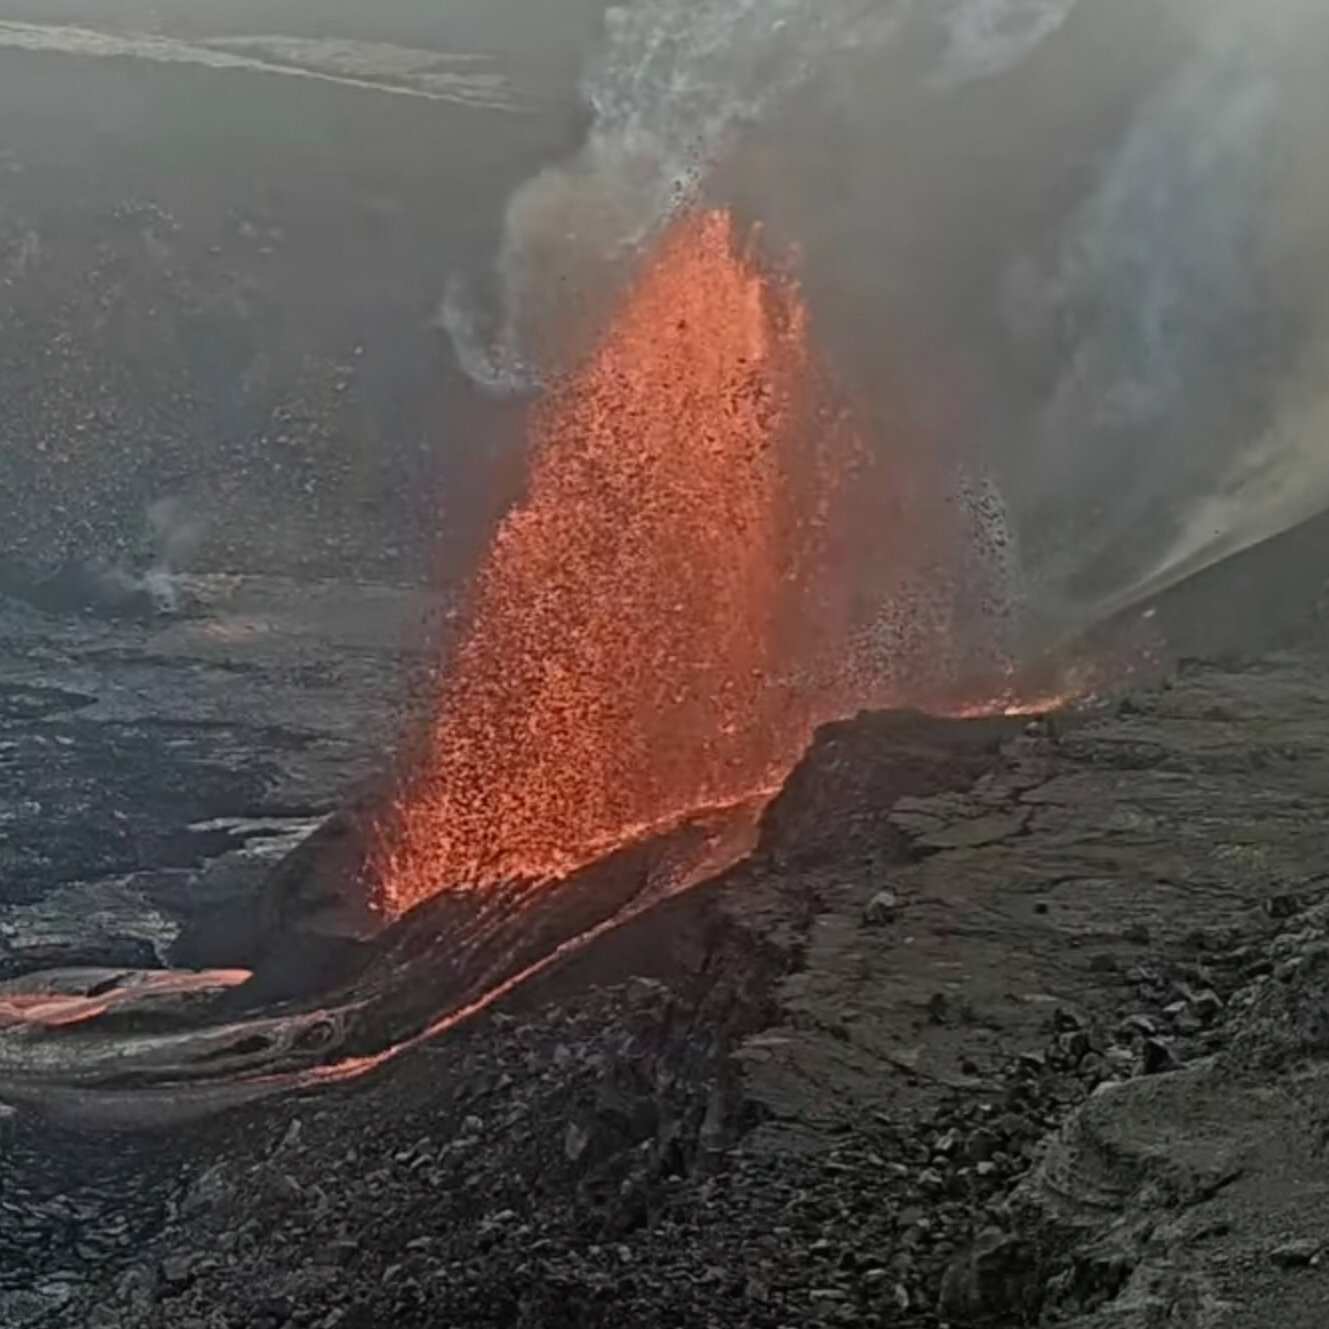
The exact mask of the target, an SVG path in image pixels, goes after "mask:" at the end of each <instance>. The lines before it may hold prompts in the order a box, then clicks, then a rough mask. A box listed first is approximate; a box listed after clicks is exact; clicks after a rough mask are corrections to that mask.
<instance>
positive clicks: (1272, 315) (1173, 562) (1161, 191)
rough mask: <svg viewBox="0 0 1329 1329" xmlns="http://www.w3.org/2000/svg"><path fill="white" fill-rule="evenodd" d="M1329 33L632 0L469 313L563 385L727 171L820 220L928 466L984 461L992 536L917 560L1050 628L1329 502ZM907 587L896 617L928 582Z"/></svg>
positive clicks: (883, 390)
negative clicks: (685, 215)
mask: <svg viewBox="0 0 1329 1329" xmlns="http://www.w3.org/2000/svg"><path fill="white" fill-rule="evenodd" d="M1325 51H1329V12H1327V11H1325V9H1324V7H1323V6H1322V5H1321V4H1319V3H1316V2H1315V0H1271V2H1270V3H1267V4H1264V5H1261V6H1258V7H1256V6H1251V5H1249V4H1247V3H1242V2H1241V0H1079V2H1078V3H1077V2H1076V0H942V2H940V3H932V4H922V3H913V2H911V0H686V2H685V0H630V2H629V3H626V4H624V5H622V6H621V7H618V8H614V9H611V10H610V11H609V12H608V14H607V17H606V22H605V30H604V37H603V42H602V45H601V48H600V50H599V52H598V53H597V55H596V56H595V58H594V60H593V62H592V63H591V65H590V66H589V67H588V69H587V71H586V75H585V82H584V88H583V95H584V99H585V102H586V105H587V107H588V109H589V112H590V116H589V129H588V133H587V137H586V141H585V144H584V146H583V148H582V150H581V151H580V153H579V154H578V155H577V156H576V157H575V158H574V159H573V160H571V161H569V162H566V163H562V164H560V165H557V166H554V167H551V168H550V169H548V170H546V171H545V172H543V173H542V174H540V175H539V176H537V177H536V178H535V179H533V180H531V181H530V182H528V183H527V185H525V186H524V187H523V188H522V189H521V190H519V191H518V193H517V194H516V195H515V196H514V198H513V199H512V201H511V205H510V207H509V209H508V212H507V215H506V218H505V222H504V227H503V232H502V235H501V238H500V241H499V245H498V251H497V255H496V259H495V262H494V266H493V269H492V271H491V272H489V273H487V274H482V275H480V276H479V277H478V278H477V276H476V275H475V274H460V275H459V276H458V278H457V279H456V280H455V281H454V283H453V285H452V286H451V288H450V290H449V292H448V295H447V298H446V299H445V301H444V306H443V309H442V312H441V320H442V322H443V324H444V325H445V327H446V328H447V329H448V331H449V332H450V334H451V336H452V339H453V343H454V345H455V347H456V351H457V355H458V358H459V361H460V363H461V364H462V366H463V368H464V369H465V370H466V371H467V372H468V373H469V374H470V375H471V376H472V377H473V378H474V379H475V380H476V381H477V382H478V383H479V384H481V385H482V386H483V387H485V388H486V389H487V390H490V391H492V392H495V393H498V394H505V395H506V394H513V393H519V392H524V391H530V390H532V389H535V388H538V387H539V385H540V384H541V383H542V382H543V381H545V380H546V379H547V377H548V376H549V375H550V374H551V373H557V372H559V371H560V370H561V369H563V368H564V367H565V366H566V365H567V364H568V363H569V362H573V361H575V360H576V359H577V358H578V357H579V356H580V355H581V354H582V352H583V349H584V347H585V346H586V344H587V342H588V340H589V339H590V338H591V337H592V336H593V335H594V334H595V331H596V329H597V328H598V327H600V326H601V325H602V324H603V321H604V317H605V312H606V310H607V308H608V307H609V305H610V302H612V301H613V299H614V298H615V295H616V293H617V292H619V291H620V290H621V289H622V287H623V284H624V282H625V281H626V280H627V279H628V276H629V275H630V273H631V272H632V270H633V268H634V265H635V264H636V263H637V261H638V260H639V259H640V256H641V255H642V253H643V252H644V251H645V250H646V249H647V248H648V247H649V245H650V243H651V242H652V241H653V240H655V239H656V238H657V237H658V236H659V235H660V233H661V231H662V229H663V228H664V227H665V226H666V225H667V224H668V222H669V221H670V220H671V219H672V218H673V217H674V216H675V215H676V214H677V213H678V212H679V210H680V209H682V208H684V207H686V206H688V205H689V204H691V203H693V202H695V201H696V200H697V199H698V198H700V197H707V198H709V197H713V196H715V195H716V194H717V193H721V194H727V195H729V197H730V200H731V201H737V202H738V203H739V204H740V206H741V207H742V209H743V210H744V211H745V212H746V213H748V214H749V215H752V216H754V217H756V218H758V219H760V220H762V221H763V222H765V223H766V225H767V229H768V232H769V233H770V234H771V235H772V237H773V239H774V242H775V243H777V244H784V243H785V242H792V243H794V244H796V245H797V246H798V248H799V250H800V252H801V253H802V254H803V271H802V274H801V277H802V281H803V283H804V286H805V289H806V290H807V292H808V295H809V299H810V301H811V304H812V309H813V314H814V330H815V331H816V332H817V334H818V337H819V339H820V340H821V341H822V343H823V345H824V346H825V347H826V348H828V352H829V354H830V355H831V358H832V360H833V362H834V363H835V366H836V369H837V372H839V373H840V374H841V375H842V377H843V379H844V380H845V382H846V383H847V385H848V388H849V390H850V392H851V394H852V395H853V396H854V399H855V400H856V401H866V402H869V403H871V405H872V406H873V407H874V408H880V409H881V410H882V411H883V413H884V414H885V415H886V416H888V417H889V418H890V419H891V421H892V422H893V425H892V428H891V429H890V430H887V431H883V436H882V438H881V439H880V440H872V442H873V445H874V446H879V447H880V448H882V449H888V450H890V451H891V452H892V453H893V455H894V456H895V458H896V461H897V463H898V465H897V473H898V469H899V467H901V466H907V467H908V468H910V469H911V470H912V471H913V472H915V473H916V474H918V475H922V474H923V473H924V472H927V473H928V475H927V478H926V479H925V480H919V481H918V484H917V486H916V488H917V492H918V493H920V494H923V495H925V496H926V498H925V499H924V500H923V501H926V502H932V503H936V502H941V501H948V502H951V503H953V504H955V505H958V507H959V508H960V509H961V510H964V508H965V504H966V503H968V502H969V501H970V499H972V496H973V494H974V493H975V492H976V489H975V485H974V482H973V480H972V477H973V476H981V477H983V479H982V481H981V483H980V484H979V485H978V486H977V489H978V490H981V491H982V493H983V494H984V495H985V497H984V498H983V499H982V501H981V503H980V504H979V505H978V509H975V510H981V512H983V513H986V514H987V515H986V516H984V517H983V518H982V520H979V521H977V523H976V524H974V525H973V528H974V530H975V531H977V532H978V533H979V534H978V536H977V537H976V539H977V545H976V546H975V547H979V546H983V545H984V541H985V540H986V541H987V546H991V547H992V548H993V549H994V550H995V552H993V553H992V559H991V561H989V562H988V563H986V564H983V570H982V571H981V572H979V571H977V570H976V569H977V568H978V567H979V565H980V564H981V563H983V560H982V559H981V558H976V556H975V554H974V550H973V548H969V549H966V550H962V551H958V550H957V551H956V552H955V553H954V554H953V555H952V556H951V557H950V558H949V560H948V561H946V560H943V562H945V566H944V567H943V566H942V562H938V561H937V560H936V559H933V558H931V557H930V558H928V559H923V560H922V561H921V562H920V564H919V566H921V567H933V566H934V565H935V567H936V569H937V571H936V584H937V585H938V586H942V585H943V584H945V583H947V582H948V581H951V582H953V581H955V580H956V579H968V580H970V581H971V582H974V583H975V584H976V586H977V594H978V595H979V596H980V598H982V597H989V598H990V597H991V596H996V598H997V599H999V600H1000V601H1001V607H1000V611H999V616H1001V617H1004V618H1005V619H1008V620H1011V621H1010V622H1009V623H1008V624H1007V628H1008V629H1009V630H1008V631H1007V630H1005V629H1004V635H1005V638H1006V639H1007V640H1011V641H1016V640H1020V639H1023V640H1024V641H1025V643H1026V646H1027V648H1028V649H1033V648H1034V646H1035V645H1037V644H1039V643H1045V642H1046V641H1047V640H1048V639H1049V638H1056V637H1058V636H1060V635H1063V634H1065V633H1066V632H1070V631H1074V630H1079V629H1081V628H1083V627H1085V626H1087V625H1088V624H1089V623H1091V622H1093V621H1095V620H1096V619H1099V618H1102V617H1104V616H1106V615H1108V614H1111V613H1114V612H1117V611H1118V610H1120V609H1121V608H1122V607H1124V606H1128V605H1130V604H1132V603H1134V602H1136V601H1138V600H1140V599H1143V598H1145V597H1147V596H1148V595H1150V594H1152V593H1154V592H1156V591H1158V590H1160V589H1162V588H1164V587H1166V586H1168V585H1170V584H1173V583H1174V582H1176V581H1177V580H1179V579H1180V578H1182V577H1185V576H1187V575H1189V574H1191V573H1193V572H1195V571H1198V570H1200V569H1202V568H1203V567H1205V566H1207V565H1209V564H1212V563H1213V562H1215V561H1216V560H1218V559H1221V558H1223V557H1225V556H1227V555H1229V554H1231V553H1233V552H1235V551H1237V550H1240V549H1242V548H1244V547H1246V546H1249V545H1251V544H1253V543H1256V542H1258V541H1260V540H1263V539H1265V538H1268V537H1269V536H1271V535H1273V534H1276V533H1278V532H1281V531H1282V530H1285V529H1287V528H1288V527H1290V526H1292V525H1294V524H1296V523H1298V522H1300V521H1302V520H1304V519H1305V518H1307V517H1309V516H1311V515H1313V514H1314V513H1316V512H1318V511H1320V510H1322V509H1323V508H1324V507H1325V506H1326V505H1329V448H1327V447H1326V446H1325V445H1324V442H1323V429H1324V426H1325V423H1326V420H1327V419H1329V402H1327V401H1326V397H1325V392H1326V390H1325V389H1324V388H1322V386H1321V385H1322V384H1323V383H1324V382H1325V381H1326V378H1325V370H1326V368H1329V277H1326V276H1325V275H1324V274H1326V273H1329V252H1326V250H1327V249H1329V160H1327V158H1329V150H1327V149H1326V147H1325V146H1324V145H1323V136H1322V134H1321V133H1320V132H1319V126H1321V125H1322V124H1324V123H1325V122H1326V121H1325V117H1326V113H1329V92H1327V91H1326V88H1329V79H1326V78H1325V73H1326V70H1325V64H1326V63H1327V61H1326V58H1325V56H1324V55H1323V54H1322V53H1323V52H1325ZM967 496H968V497H967ZM993 514H999V515H997V516H994V515H993ZM994 523H995V525H994ZM997 528H1000V532H1001V534H1000V538H999V539H997V540H996V541H995V544H994V542H993V541H992V540H990V539H987V537H986V536H984V535H983V532H984V531H986V530H990V529H997ZM902 575H903V574H902ZM908 575H909V576H911V577H914V578H916V577H917V576H918V575H919V572H918V567H915V568H914V569H911V570H910V572H909V574H908ZM929 575H931V574H929ZM994 588H996V589H994ZM877 589H878V590H879V591H880V596H881V611H880V619H881V621H882V622H883V623H885V624H889V623H892V622H897V621H899V620H900V617H901V614H902V613H904V612H906V608H907V606H908V604H910V603H914V602H916V601H917V600H918V598H919V595H920V594H921V592H919V591H918V590H917V588H916V587H905V586H903V585H902V584H895V585H890V586H886V585H883V586H881V587H879V588H877ZM998 591H1000V594H998ZM938 593H939V594H940V593H941V592H938ZM944 598H945V596H944V595H943V599H944ZM948 603H950V604H952V605H953V604H954V603H955V601H954V598H953V597H952V599H951V600H950V601H948ZM933 604H934V606H935V597H934V600H933ZM917 617H918V616H916V618H917ZM1015 620H1018V622H1016V621H1015Z"/></svg>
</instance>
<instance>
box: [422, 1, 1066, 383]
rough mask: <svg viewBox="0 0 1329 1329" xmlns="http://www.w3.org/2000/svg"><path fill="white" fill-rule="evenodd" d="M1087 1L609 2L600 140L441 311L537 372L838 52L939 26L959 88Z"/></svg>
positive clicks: (501, 375)
mask: <svg viewBox="0 0 1329 1329" xmlns="http://www.w3.org/2000/svg"><path fill="white" fill-rule="evenodd" d="M1075 4H1076V0H946V2H945V3H944V4H943V5H941V6H936V7H933V6H927V5H923V6H920V5H918V4H917V3H916V0H629V3H626V4H623V5H621V6H619V7H616V8H613V9H610V10H609V11H608V13H607V15H606V21H605V35H604V42H603V45H602V48H601V50H600V52H599V54H598V56H597V58H596V59H595V61H594V63H593V64H592V66H591V67H590V68H589V69H588V70H587V72H586V75H585V78H584V83H583V96H584V98H585V101H586V102H587V104H588V106H589V108H590V110H591V114H592V120H591V127H590V130H589V134H588V137H587V141H586V143H585V145H584V147H583V148H582V150H581V152H580V153H579V154H578V156H577V157H576V158H575V159H573V160H572V161H571V162H568V163H565V164H561V165H559V166H555V167H552V168H550V169H548V170H546V171H544V172H542V173H541V174H540V175H538V176H536V177H535V178H534V179H533V180H531V181H529V182H528V183H527V184H526V185H524V186H523V187H522V188H521V189H520V190H518V192H517V193H516V195H515V196H514V197H513V199H512V200H511V203H510V205H509V208H508V211H507V216H506V218H505V221H504V228H503V235H502V239H501V242H500V247H499V252H498V256H497V259H496V262H495V266H494V271H493V273H492V274H490V275H489V276H488V277H487V278H486V279H485V280H484V281H482V282H480V283H476V282H475V281H473V280H472V279H469V278H467V277H464V276H457V277H456V278H454V280H453V281H452V282H451V284H450V285H449V288H448V291H447V293H446V295H445V297H444V300H443V304H442V307H441V309H440V313H439V321H440V323H441V325H442V327H443V328H444V329H445V330H446V331H447V333H448V334H449V336H450V337H451V339H452V342H453V345H454V348H455V350H456V354H457V358H458V362H459V364H460V365H461V367H462V369H463V370H464V372H466V373H467V374H468V375H469V376H470V377H471V378H472V379H473V380H474V381H475V382H476V383H477V384H479V385H480V386H481V387H483V388H485V389H486V390H488V391H490V392H492V393H494V394H496V395H511V394H517V393H522V392H525V391H529V390H530V389H532V388H534V387H536V386H538V384H539V382H540V379H541V377H542V374H543V372H544V371H545V370H546V369H547V367H549V366H550V365H551V364H553V365H556V364H558V363H559V362H560V359H561V357H562V356H563V355H564V354H565V347H566V345H567V344H568V343H571V344H573V345H574V346H575V344H576V341H577V332H576V329H577V328H578V326H579V322H580V321H581V320H589V321H590V322H591V323H592V324H593V323H594V320H595V318H596V315H597V313H598V312H599V309H600V304H601V301H602V297H603V295H604V293H605V292H606V290H610V289H612V287H613V285H614V283H615V281H616V279H618V278H619V277H621V275H622V271H621V269H622V265H623V264H625V263H630V262H631V260H632V258H633V257H634V256H635V255H636V254H637V253H638V252H639V251H640V249H641V247H642V246H643V245H644V244H646V243H647V242H649V240H650V239H651V237H652V236H654V235H655V234H657V233H658V231H659V229H660V228H661V226H663V225H664V224H665V223H667V222H668V220H669V219H670V218H671V217H672V216H673V215H675V214H676V212H677V211H678V209H679V208H680V206H682V205H684V204H686V203H687V202H688V201H690V200H693V199H695V197H696V196H697V193H698V190H699V188H700V187H701V186H702V185H703V184H704V182H705V179H706V176H707V175H708V173H709V172H710V170H711V169H712V168H713V167H714V166H715V165H716V164H717V163H719V162H720V161H721V160H722V159H724V158H725V156H726V155H727V154H728V153H729V152H731V151H732V150H733V148H734V147H735V145H736V143H737V141H738V140H739V139H740V138H741V136H742V135H743V133H744V131H745V130H746V129H748V128H750V127H751V126H753V125H755V124H758V123H760V122H761V121H763V120H764V119H765V118H766V117H767V116H768V115H770V114H771V112H772V111H773V110H774V109H775V108H776V107H777V106H778V105H779V104H780V103H781V102H782V101H783V100H784V99H785V98H787V97H788V96H789V94H791V93H792V92H794V91H795V90H797V89H798V88H799V87H801V86H802V85H804V84H806V83H807V82H809V81H810V80H812V79H814V78H816V77H818V76H819V75H823V74H825V73H826V72H827V71H828V70H830V69H831V68H833V66H834V62H835V61H836V59H837V57H839V56H841V55H844V54H847V53H849V52H851V51H855V50H858V51H862V50H865V49H866V50H870V49H873V48H876V47H880V46H884V45H885V44H886V43H887V42H888V41H890V39H891V38H892V37H893V36H894V35H895V34H896V33H897V32H899V31H900V30H901V29H902V28H904V27H905V26H906V25H907V24H909V23H910V22H914V23H915V24H916V25H917V24H921V23H934V24H935V23H937V22H938V21H940V22H941V24H942V31H943V36H944V38H945V40H944V42H943V50H942V53H941V56H940V63H939V64H938V66H937V68H936V69H934V70H932V71H930V73H931V75H932V76H933V77H934V78H935V80H936V81H937V82H938V83H939V84H940V85H942V86H947V87H951V86H955V85H957V84H960V83H965V82H968V81H971V80H973V79H976V78H983V77H987V76H989V75H992V74H996V73H1001V72H1004V71H1006V70H1007V69H1009V68H1010V67H1011V66H1013V65H1014V64H1016V63H1017V62H1018V61H1020V60H1021V59H1023V58H1024V57H1025V56H1026V55H1028V54H1029V53H1030V52H1031V51H1032V50H1033V49H1034V47H1036V46H1037V45H1038V44H1039V43H1040V42H1041V41H1043V40H1044V39H1045V38H1046V37H1047V36H1049V35H1050V34H1051V33H1052V32H1054V31H1055V30H1056V28H1057V27H1059V26H1060V24H1061V23H1062V21H1063V20H1064V19H1065V17H1066V16H1067V14H1068V13H1069V12H1070V11H1071V9H1072V8H1074V6H1075Z"/></svg>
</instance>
